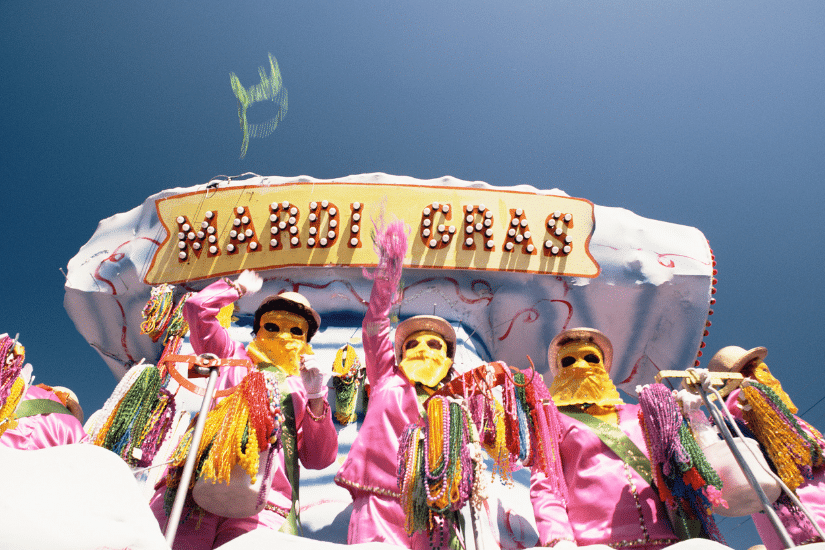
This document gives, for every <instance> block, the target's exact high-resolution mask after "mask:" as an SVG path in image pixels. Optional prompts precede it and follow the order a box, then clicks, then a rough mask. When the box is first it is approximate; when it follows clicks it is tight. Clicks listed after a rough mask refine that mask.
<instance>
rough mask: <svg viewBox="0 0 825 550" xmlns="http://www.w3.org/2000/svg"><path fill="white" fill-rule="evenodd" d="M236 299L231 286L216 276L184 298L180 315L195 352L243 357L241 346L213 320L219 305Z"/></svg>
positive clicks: (223, 357)
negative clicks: (216, 278)
mask: <svg viewBox="0 0 825 550" xmlns="http://www.w3.org/2000/svg"><path fill="white" fill-rule="evenodd" d="M238 298H239V296H238V292H237V291H236V290H235V289H234V288H232V286H230V285H229V284H228V283H227V282H226V281H224V280H223V279H218V280H217V281H215V282H214V283H212V284H211V285H209V286H208V287H206V288H204V289H203V290H201V291H200V292H198V293H197V294H195V295H193V296H190V297H189V299H188V300H186V303H185V304H183V317H184V319H186V322H187V323H188V324H189V342H190V343H191V344H192V349H194V350H195V353H196V354H198V355H200V354H202V353H214V354H215V355H217V356H218V357H219V358H221V359H228V358H245V357H246V352H245V350H244V347H243V345H241V344H240V343H238V342H235V341H234V340H232V338H230V337H229V332H228V331H227V330H226V329H225V328H224V327H222V326H221V324H220V323H219V322H218V319H217V315H218V312H219V311H220V310H221V308H222V307H224V306H226V305H229V304H231V303H232V302H234V301H235V300H237V299H238Z"/></svg>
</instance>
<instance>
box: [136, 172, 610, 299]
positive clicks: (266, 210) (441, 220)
mask: <svg viewBox="0 0 825 550" xmlns="http://www.w3.org/2000/svg"><path fill="white" fill-rule="evenodd" d="M156 208H157V212H158V218H159V219H160V222H161V224H163V226H164V228H165V229H166V233H167V235H166V238H165V239H164V240H163V242H162V243H161V245H160V247H158V249H157V251H156V252H155V255H154V257H153V258H152V263H151V266H150V267H149V270H148V272H147V274H146V278H145V280H146V283H148V284H153V285H154V284H160V283H180V282H184V281H191V280H198V279H205V278H211V277H218V276H222V275H230V274H233V273H238V272H240V271H242V270H244V269H254V270H258V271H263V270H267V269H273V268H278V267H301V266H353V267H359V266H373V265H375V262H376V259H377V257H376V254H375V251H374V250H373V249H372V240H371V238H370V236H369V234H370V231H371V230H372V229H373V220H374V219H377V218H378V217H379V216H380V215H381V213H382V212H383V213H384V218H385V219H386V220H388V221H389V220H392V219H394V218H398V219H400V220H403V221H404V222H405V223H406V224H407V225H409V226H410V228H411V235H410V245H409V251H408V253H407V257H406V258H405V262H404V265H405V266H408V267H417V268H428V269H475V270H486V271H510V272H525V273H540V274H552V275H566V276H575V277H596V276H598V274H599V265H598V263H596V261H595V260H594V259H593V256H592V255H591V254H590V252H589V250H588V246H589V243H590V237H591V235H592V233H593V226H594V216H593V204H592V203H591V202H590V201H587V200H585V199H577V198H570V197H559V196H553V195H540V194H536V193H530V192H523V191H509V190H501V189H483V188H471V187H470V188H468V187H435V186H432V187H431V186H418V185H393V184H374V183H372V184H366V183H363V184H362V183H335V182H331V183H306V182H297V183H289V184H285V185H256V186H244V187H241V186H237V187H227V188H224V189H217V190H215V189H208V190H204V191H196V192H192V193H182V194H179V195H175V196H171V197H166V198H163V199H159V200H157V201H156Z"/></svg>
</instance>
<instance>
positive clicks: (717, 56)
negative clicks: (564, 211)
mask: <svg viewBox="0 0 825 550" xmlns="http://www.w3.org/2000/svg"><path fill="white" fill-rule="evenodd" d="M401 4H402V3H398V2H393V3H390V2H381V1H372V2H356V1H341V2H318V1H313V0H309V1H306V0H305V1H301V2H250V1H246V0H240V1H238V2H231V3H229V2H214V1H211V0H207V1H204V2H158V1H155V0H149V1H146V2H136V3H131V2H130V3H127V2H100V1H92V2H82V3H66V2H55V1H51V0H47V1H42V2H36V3H32V2H22V1H19V0H0V12H2V14H3V17H2V18H0V49H1V50H2V52H3V55H2V56H0V70H2V74H3V79H2V83H0V120H2V128H3V132H2V135H1V136H0V176H1V177H2V189H3V192H2V200H0V231H2V236H3V247H2V249H0V250H2V262H0V288H2V290H0V293H2V294H0V296H2V304H3V307H2V308H0V332H10V333H12V334H14V333H20V335H21V340H22V341H23V343H24V345H25V346H26V349H27V358H28V360H29V361H30V362H32V364H33V365H34V366H35V372H36V374H37V376H38V379H39V381H42V382H46V383H50V384H53V385H66V386H70V387H72V388H73V389H74V390H75V391H76V392H77V393H78V395H79V396H80V398H81V402H82V403H83V405H84V408H85V409H86V411H87V413H90V412H91V411H94V410H95V409H97V408H99V407H100V406H101V405H102V403H103V401H104V400H105V398H106V397H107V396H108V395H109V393H110V392H111V390H112V388H113V386H114V383H115V380H114V378H113V376H112V375H111V374H110V373H109V371H108V370H107V369H106V367H105V365H104V363H103V361H102V360H101V359H100V358H99V356H98V355H97V354H96V352H94V351H93V350H92V349H91V348H90V347H89V346H88V344H87V343H86V342H85V340H83V338H82V337H81V336H80V335H79V334H78V332H77V331H76V330H75V328H74V326H73V325H72V323H71V321H70V319H69V318H68V315H67V314H66V313H65V311H64V309H63V305H62V301H63V282H64V279H63V275H62V274H61V273H60V268H63V269H65V267H66V264H67V263H68V261H69V259H70V258H71V257H72V256H74V255H75V254H76V252H77V251H78V249H79V248H80V247H81V246H82V245H83V244H84V243H85V242H86V241H88V239H89V238H90V237H91V235H92V234H93V232H94V230H95V227H96V225H97V223H98V222H99V221H100V220H101V219H104V218H106V217H108V216H111V215H113V214H115V213H118V212H124V211H126V210H129V209H131V208H133V207H135V206H137V205H139V204H140V203H142V202H143V200H144V199H145V198H146V197H147V196H149V195H151V194H153V193H156V192H158V191H161V190H163V189H167V188H171V187H178V186H191V185H195V184H202V183H205V182H206V181H208V180H209V179H210V178H212V177H213V176H216V175H219V174H226V175H235V174H241V173H243V172H248V171H252V172H256V173H258V174H262V175H280V176H296V175H301V174H307V175H310V176H313V177H318V178H334V177H340V176H345V175H348V174H357V173H362V172H386V173H390V174H401V175H409V176H413V177H417V178H425V179H426V178H434V177H439V176H443V175H452V176H455V177H458V178H461V179H465V180H483V181H486V182H488V183H491V184H493V185H514V184H521V183H526V184H531V185H534V186H536V187H540V188H549V187H558V188H560V189H563V190H565V191H566V192H567V193H569V194H570V195H572V196H577V197H583V198H587V199H589V200H591V201H593V202H594V203H596V204H600V205H605V206H618V207H623V208H627V209H629V210H632V211H634V212H636V213H637V214H640V215H642V216H645V217H649V218H654V219H659V220H664V221H668V222H673V223H679V224H684V225H690V226H694V227H697V228H698V229H700V230H701V231H702V232H703V233H704V234H705V236H706V237H707V238H708V240H709V242H710V245H711V247H712V248H713V250H714V253H715V255H716V259H717V261H718V270H719V274H718V280H719V282H718V285H717V288H718V293H717V294H716V297H717V299H718V302H717V304H716V306H715V307H714V310H715V314H714V315H713V317H712V318H711V320H712V322H713V326H712V327H711V328H710V335H709V336H708V337H707V338H706V339H705V342H706V343H707V348H706V355H705V359H707V358H709V357H710V355H712V354H713V353H714V352H715V351H716V350H718V349H719V348H721V347H723V346H726V345H732V344H735V345H739V346H742V347H745V348H751V347H755V346H760V345H761V346H766V347H767V348H768V350H769V355H768V358H767V363H768V365H769V366H770V367H771V369H772V371H773V372H774V373H775V374H776V375H777V376H778V378H779V379H780V380H781V381H782V382H783V384H784V385H785V387H786V388H787V389H788V392H789V394H790V395H791V397H792V398H793V399H794V400H795V401H796V403H797V405H798V406H799V407H800V410H801V411H806V410H807V409H809V408H811V407H813V408H811V410H810V411H809V412H808V413H807V414H806V415H805V418H806V419H807V420H809V421H811V422H812V423H813V424H814V425H816V426H818V427H819V428H823V427H825V421H824V420H825V402H823V403H820V402H819V400H820V399H821V398H822V397H823V396H825V388H823V385H822V384H821V382H820V378H821V376H820V375H821V372H822V363H823V359H822V356H821V355H820V353H821V352H822V344H821V342H823V340H825V330H823V322H822V311H823V306H825V298H823V296H824V294H823V293H822V292H821V291H820V290H819V288H818V283H817V281H818V280H819V276H820V275H818V274H821V273H822V271H823V267H825V265H823V264H825V261H823V259H824V258H823V252H822V247H821V244H820V243H821V242H822V240H823V237H824V236H825V231H823V229H822V224H823V221H825V220H824V219H823V215H822V210H821V208H822V204H823V200H825V190H824V187H823V181H825V177H824V176H825V154H823V151H825V133H824V132H825V130H823V129H825V104H824V103H823V90H825V63H824V62H823V60H825V30H823V29H825V4H823V3H822V2H818V1H798V2H791V3H788V2H777V1H758V0H751V1H740V0H735V1H729V2H719V1H716V0H714V1H705V0H694V1H690V2H687V1H677V0H663V1H660V2H652V1H648V0H644V1H639V0H625V1H622V2H618V1H598V0H594V1H587V2H579V1H573V0H565V1H561V0H544V1H508V2H504V1H479V0H477V1H475V2H466V1H464V0H458V1H451V2H444V1H443V0H442V1H439V2H435V1H425V0H422V1H419V2H409V3H405V4H409V5H404V6H402V5H401ZM268 53H272V54H273V55H274V56H275V57H276V58H277V59H278V62H279V64H280V68H281V73H282V75H283V78H284V84H285V85H286V87H287V89H288V92H289V110H288V114H287V116H286V118H285V119H284V120H283V121H282V122H281V123H280V125H279V126H278V128H277V130H276V131H275V132H274V133H273V134H272V135H271V136H269V137H268V138H266V139H257V140H252V141H251V143H250V145H249V152H248V153H247V155H246V157H245V158H244V159H240V158H239V155H240V148H241V141H242V134H241V130H240V127H239V125H238V117H237V102H236V99H235V97H234V95H233V93H232V89H231V87H230V84H229V73H230V72H234V73H236V74H237V75H238V77H239V78H240V80H241V82H242V83H243V84H244V85H246V86H250V85H251V84H254V83H255V82H256V81H257V80H258V73H257V71H258V67H259V66H263V65H265V64H267V54H268ZM250 114H252V111H251V110H250ZM800 354H801V355H800ZM739 522H740V520H726V521H725V522H724V524H723V527H724V529H725V530H726V532H728V536H729V542H731V543H732V544H733V545H734V546H735V547H737V548H747V546H749V545H750V544H752V543H754V542H755V540H754V539H753V535H752V534H747V533H745V531H746V530H747V529H749V526H742V527H737V525H738V523H739Z"/></svg>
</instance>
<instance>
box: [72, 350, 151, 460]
mask: <svg viewBox="0 0 825 550" xmlns="http://www.w3.org/2000/svg"><path fill="white" fill-rule="evenodd" d="M147 368H153V367H151V365H143V364H138V365H135V366H133V367H132V368H131V369H129V370H128V371H126V374H124V375H123V378H121V379H120V382H118V384H117V386H115V389H114V391H113V392H112V395H110V396H109V398H108V399H107V400H106V402H105V403H104V404H103V408H101V409H100V410H99V411H97V412H96V413H95V414H94V415H92V417H91V418H89V421H88V422H87V423H86V426H85V429H86V433H88V434H89V438H90V440H91V441H92V442H94V443H95V444H96V445H100V443H102V441H103V440H102V439H101V440H100V442H97V439H98V436H99V435H100V433H101V432H104V434H105V432H106V431H107V430H108V429H109V426H110V425H111V423H112V420H114V418H113V416H112V413H113V412H114V410H115V409H116V408H117V406H118V404H119V403H120V401H121V400H122V399H123V396H125V395H126V392H128V391H129V388H131V387H132V384H134V382H135V380H137V379H138V377H140V375H141V373H142V372H143V371H144V370H145V369H147ZM97 419H99V420H100V421H102V422H100V423H99V422H98V421H97ZM104 436H105V435H104Z"/></svg>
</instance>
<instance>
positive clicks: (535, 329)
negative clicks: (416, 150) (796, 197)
mask: <svg viewBox="0 0 825 550" xmlns="http://www.w3.org/2000/svg"><path fill="white" fill-rule="evenodd" d="M385 219H387V220H389V219H399V220H401V221H403V222H404V223H406V225H407V226H409V228H410V237H409V241H410V247H409V252H408V254H407V256H406V258H405V260H404V274H403V279H402V281H401V288H400V290H399V296H400V299H399V300H398V304H397V306H396V308H395V309H394V310H393V313H394V315H395V316H396V317H397V319H398V320H403V319H405V318H408V317H410V316H413V315H421V314H426V315H432V314H436V315H439V316H441V317H444V318H445V319H447V320H448V321H449V322H450V324H451V325H452V326H453V328H454V330H455V332H456V335H457V349H456V353H455V358H456V363H457V364H460V365H463V368H464V369H465V370H466V371H467V372H470V371H472V369H476V368H478V367H480V366H482V365H485V364H488V363H492V362H502V363H504V364H506V365H510V366H512V367H515V368H517V369H521V370H524V371H525V372H526V371H527V370H528V369H530V368H533V369H535V372H536V373H538V374H541V375H547V373H548V372H549V365H548V363H547V344H548V342H549V341H550V340H551V339H552V338H553V336H554V335H556V334H557V333H559V332H561V331H563V330H566V329H569V328H572V327H577V326H589V327H595V328H598V329H599V330H600V331H602V332H603V333H604V334H606V335H607V336H608V337H609V338H610V340H611V341H612V343H613V358H612V361H613V367H612V370H611V377H612V378H613V380H614V382H615V384H616V386H617V387H618V388H620V389H622V390H623V391H625V392H626V393H627V394H628V395H630V396H631V397H635V396H636V388H637V386H639V385H640V384H649V383H651V382H653V381H654V378H655V376H656V375H657V373H659V372H660V371H668V370H671V371H685V370H687V369H688V368H690V367H693V366H696V365H697V364H698V360H697V358H698V357H700V356H701V354H702V352H701V348H703V347H704V344H703V342H702V340H703V338H704V336H705V335H707V331H708V327H709V326H710V323H709V322H708V315H709V313H710V312H711V311H710V307H711V306H712V304H713V302H714V300H713V296H712V295H713V293H714V292H715V290H714V284H715V279H714V275H715V270H714V261H713V255H712V251H711V249H710V247H709V244H708V242H707V240H706V239H705V237H704V236H703V235H702V233H701V232H700V231H698V230H697V229H695V228H691V227H685V226H680V225H675V224H670V223H666V222H662V221H656V220H650V219H646V218H642V217H640V216H637V215H636V214H634V213H632V212H630V211H628V210H625V209H622V208H613V207H605V206H599V205H595V204H593V203H592V202H590V201H589V200H587V199H586V198H576V197H571V196H569V195H567V194H566V193H564V192H563V191H560V190H558V189H552V190H539V189H536V188H534V187H531V186H527V185H518V186H511V187H497V186H493V185H489V184H487V183H484V182H467V181H462V180H458V179H455V178H452V177H443V178H439V179H435V180H418V179H414V178H410V177H405V176H392V175H387V174H361V175H353V176H347V177H344V178H339V179H335V180H322V179H316V178H311V177H306V176H300V177H295V178H287V177H261V176H257V175H249V174H247V175H243V176H238V177H231V178H230V177H219V178H214V179H213V180H210V181H209V182H207V183H205V184H202V185H197V186H194V187H190V188H176V189H169V190H166V191H162V192H159V193H158V194H156V195H153V196H151V197H149V198H148V199H146V201H145V202H144V203H143V204H142V205H140V206H137V207H136V208H134V209H132V210H130V211H128V212H126V213H123V214H117V215H115V216H113V217H111V218H108V219H106V220H103V221H102V222H101V223H100V225H99V227H98V229H97V231H96V232H95V233H94V235H93V236H92V238H91V239H90V240H89V242H88V243H87V244H86V245H84V246H83V247H82V248H81V250H80V251H79V253H78V254H77V255H76V256H75V257H74V258H73V259H72V260H71V261H70V263H69V269H68V274H67V282H66V296H65V307H66V310H67V312H68V313H69V315H70V316H71V318H72V319H73V321H74V323H75V326H76V327H77V329H78V331H79V332H80V333H81V334H82V335H83V337H84V338H85V339H86V340H87V341H88V342H89V344H90V345H91V346H92V347H94V348H95V349H96V350H97V351H98V352H99V353H100V355H101V357H102V359H103V360H104V362H105V364H106V365H107V366H108V368H109V369H110V370H111V371H112V372H113V373H114V374H115V376H116V377H117V378H118V379H120V380H121V383H122V384H123V380H124V379H125V378H129V377H132V381H131V383H134V380H135V379H136V377H137V374H136V373H138V372H139V371H141V370H146V369H145V368H143V367H142V365H162V364H165V363H164V360H163V355H164V354H165V353H166V354H168V353H170V352H172V351H173V352H174V353H175V354H186V353H187V350H190V351H191V348H187V345H188V344H187V340H186V335H185V333H184V332H182V331H181V330H180V328H181V327H178V332H175V330H174V328H173V329H172V330H171V331H170V327H171V326H172V325H174V324H175V322H174V321H173V320H174V319H175V317H174V315H173V313H174V311H175V309H176V307H178V306H179V305H180V303H181V302H182V301H183V300H185V297H186V296H187V295H188V293H190V292H195V291H198V290H200V289H202V288H204V287H205V286H207V285H208V284H209V283H211V282H213V281H215V280H216V279H219V278H223V277H228V278H231V277H235V276H237V275H238V274H239V273H241V272H242V271H243V270H247V269H249V270H254V271H255V272H256V273H258V274H259V275H260V276H261V277H262V278H263V280H264V283H263V289H262V290H261V291H260V292H259V293H258V294H256V295H255V296H249V297H248V298H246V297H244V298H241V299H240V300H239V301H237V302H236V303H235V309H234V311H232V312H231V313H229V314H228V317H227V319H226V322H227V325H228V326H229V327H230V331H231V333H232V335H233V338H235V339H237V340H238V341H240V342H249V340H250V336H251V335H250V332H251V327H252V313H253V312H254V311H255V309H256V308H257V306H258V303H259V301H260V300H261V298H262V297H264V296H268V295H273V294H278V293H281V292H285V291H286V292H300V293H301V294H303V295H304V296H306V297H307V299H308V300H309V301H310V302H311V303H312V305H313V307H314V308H315V310H317V312H318V313H320V315H321V317H322V325H321V329H320V330H319V331H318V334H317V335H316V336H315V338H314V339H313V342H312V347H313V350H314V352H315V354H317V356H318V360H319V361H324V362H329V363H335V364H336V365H339V367H338V368H337V374H338V375H339V376H336V377H335V378H334V379H333V382H332V384H331V386H336V387H334V388H331V389H334V390H336V393H337V394H339V395H341V394H345V393H346V392H347V391H349V393H350V397H352V396H355V397H356V398H357V399H338V400H335V401H336V405H335V406H336V409H338V410H336V411H335V412H336V418H337V420H338V422H337V424H336V427H337V429H338V432H339V455H340V456H339V460H338V461H337V462H336V463H335V464H333V465H332V466H330V467H329V468H328V469H326V470H321V471H319V472H308V473H306V474H308V475H306V474H305V473H302V477H301V482H300V484H301V499H300V508H301V517H302V522H303V528H304V535H305V536H306V537H307V538H308V539H311V540H313V541H327V542H329V543H338V544H340V543H345V542H346V524H347V521H348V513H347V512H348V505H349V503H350V497H349V494H348V493H347V492H346V491H345V490H344V489H342V488H340V487H338V486H336V485H334V483H333V482H332V479H333V477H334V475H335V471H336V470H337V467H338V466H339V465H340V463H341V462H342V461H343V459H344V457H345V455H346V452H347V450H348V448H349V445H350V444H351V443H352V441H353V440H354V438H355V435H356V434H357V432H358V428H359V425H360V419H361V418H362V417H363V410H364V407H365V406H366V407H368V406H369V400H368V398H367V397H366V396H367V393H368V392H366V391H364V389H365V388H364V387H363V386H364V385H365V381H364V380H363V378H360V377H358V372H357V368H356V369H353V365H355V364H356V363H363V356H362V354H363V350H362V348H361V347H360V343H361V337H360V330H361V320H362V318H363V315H364V312H365V311H366V306H367V299H368V297H369V289H370V285H371V281H370V280H369V279H368V278H366V277H365V276H364V273H363V270H364V269H365V268H366V269H370V268H373V267H374V266H375V262H376V257H375V254H374V252H373V249H372V240H371V237H370V234H371V231H372V230H373V227H374V225H377V224H378V223H379V222H380V221H381V220H385ZM147 310H154V311H155V312H156V311H165V312H166V314H165V315H163V316H161V317H162V318H163V319H164V322H163V324H162V325H163V326H155V327H152V326H147V322H148V319H150V318H154V319H157V318H158V317H157V316H154V317H153V312H152V311H147ZM150 324H151V323H150ZM172 347H174V350H172V349H171V348H172ZM359 356H360V361H359V360H358V359H359ZM347 358H349V363H347ZM136 366H137V368H135V367H136ZM169 368H171V369H172V370H173V371H174V376H173V381H172V382H171V383H170V385H169V386H168V391H169V395H170V396H171V395H174V399H173V400H170V399H169V398H167V399H166V401H165V402H164V403H166V404H168V403H170V402H174V404H175V407H176V415H177V416H176V417H175V419H173V418H172V417H171V416H170V417H169V421H168V426H167V429H166V432H165V433H166V434H167V435H166V436H165V437H164V439H163V440H162V441H154V442H153V444H152V445H151V446H150V447H151V449H148V448H147V447H141V444H142V443H141V442H135V445H132V446H130V447H128V448H126V450H125V451H124V453H122V460H123V462H126V463H127V464H128V467H131V469H132V471H133V472H134V473H135V476H136V478H137V479H138V480H139V482H140V483H141V484H142V486H143V494H144V495H145V496H147V495H148V494H150V493H151V490H152V485H153V484H154V482H155V481H157V479H158V476H159V475H161V472H162V470H163V468H162V467H159V468H152V466H153V465H158V464H161V465H162V464H165V463H166V462H167V461H168V460H169V457H170V455H171V454H173V453H174V450H175V446H176V444H177V441H176V440H175V439H176V438H177V439H179V438H180V436H181V435H182V433H183V428H182V426H184V425H185V424H186V422H187V421H188V416H186V415H191V414H193V413H195V412H196V411H198V409H199V408H200V407H201V404H202V401H203V398H202V394H203V392H204V390H203V386H204V383H205V378H196V377H192V379H190V378H189V377H188V376H187V372H188V373H191V372H192V371H191V369H190V370H189V371H187V369H186V368H185V367H182V368H179V365H178V366H174V362H172V364H170V366H169ZM154 383H156V382H154ZM120 387H121V385H119V388H120ZM674 387H675V386H674ZM338 390H340V391H338ZM126 391H128V384H126V385H124V386H123V387H122V388H121V390H120V392H119V390H118V389H116V390H115V392H114V393H113V398H112V399H110V401H111V403H108V402H107V405H106V406H104V410H103V411H101V414H98V415H97V416H96V417H95V416H94V415H93V417H92V419H90V421H89V423H87V431H91V432H92V433H96V434H98V435H99V434H100V431H101V423H102V422H105V419H106V418H107V417H111V413H112V411H113V409H114V407H115V405H116V403H115V402H116V401H118V399H120V398H122V396H123V394H125V392H126ZM116 397H117V398H116ZM333 401H334V400H333V399H332V398H330V403H332V402H333ZM159 403H160V401H158V402H157V403H155V405H153V406H158V407H159V406H160V405H159ZM157 415H158V416H157V418H158V419H159V418H160V415H161V413H160V412H158V413H157ZM147 430H149V428H147ZM103 439H105V438H103V437H101V438H100V443H103ZM104 446H105V445H104ZM136 447H137V448H136ZM488 462H490V467H489V468H488V469H487V472H486V473H485V474H483V475H486V476H490V474H491V473H492V472H494V471H496V468H495V466H494V464H493V462H494V461H493V460H491V459H489V458H488ZM499 473H501V472H499ZM507 474H510V472H507ZM512 476H513V477H512V479H511V480H510V478H509V475H504V476H501V477H504V478H505V480H508V481H510V482H509V483H508V484H507V485H503V484H501V483H499V482H498V481H495V482H494V483H492V484H490V485H489V487H488V495H487V496H488V498H487V499H486V500H485V501H484V503H483V504H480V505H479V508H480V509H481V510H482V512H483V513H482V514H481V516H480V518H474V520H473V524H474V530H475V531H476V535H477V536H476V539H475V541H474V544H476V545H478V546H480V547H491V548H495V547H502V548H526V547H532V546H534V545H535V544H536V539H537V536H536V531H535V526H534V524H533V517H532V510H531V509H530V503H529V497H528V494H527V493H528V491H527V484H528V481H529V475H528V476H525V475H524V473H523V472H519V471H515V472H513V473H512ZM101 490H105V489H101ZM147 498H148V496H147ZM261 536H264V535H261V534H257V533H256V534H254V535H253V534H249V535H245V536H244V537H241V538H240V539H237V540H236V541H233V542H232V543H231V544H232V545H233V547H234V548H243V547H244V546H243V544H244V543H243V540H244V539H248V540H249V541H252V540H253V538H255V539H256V540H257V538H260V537H261ZM318 544H320V542H319V543H318ZM147 547H150V546H147Z"/></svg>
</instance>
